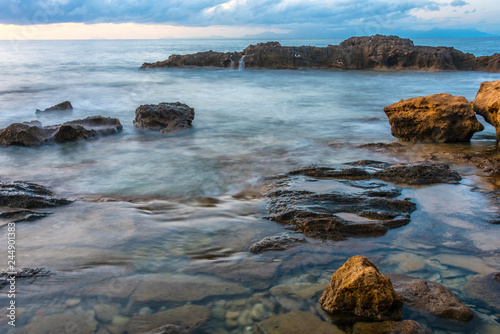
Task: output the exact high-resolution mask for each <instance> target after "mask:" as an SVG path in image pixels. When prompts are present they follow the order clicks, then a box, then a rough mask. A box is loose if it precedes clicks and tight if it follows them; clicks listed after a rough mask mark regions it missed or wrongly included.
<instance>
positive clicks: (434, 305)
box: [386, 273, 474, 322]
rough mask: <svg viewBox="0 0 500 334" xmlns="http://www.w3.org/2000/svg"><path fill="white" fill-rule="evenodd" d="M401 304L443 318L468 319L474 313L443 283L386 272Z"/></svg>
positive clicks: (472, 316)
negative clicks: (400, 299)
mask: <svg viewBox="0 0 500 334" xmlns="http://www.w3.org/2000/svg"><path fill="white" fill-rule="evenodd" d="M386 276H387V277H389V278H390V279H391V281H392V285H393V286H394V289H395V290H396V292H397V293H398V294H399V295H400V296H401V298H402V299H403V304H404V305H405V306H409V307H412V308H416V309H418V310H422V311H425V312H428V313H430V314H433V315H435V316H438V317H440V318H443V319H448V320H456V321H464V322H466V321H470V320H472V318H474V313H473V312H472V310H471V309H469V308H468V307H467V306H465V305H464V304H462V302H460V301H459V300H458V299H457V298H456V297H455V296H454V295H453V294H452V293H451V291H450V290H448V289H447V288H446V287H445V286H444V285H442V284H439V283H436V282H431V281H427V280H424V279H421V278H418V277H412V276H407V275H402V274H393V273H391V274H386Z"/></svg>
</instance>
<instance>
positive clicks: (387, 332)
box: [352, 320, 431, 334]
mask: <svg viewBox="0 0 500 334" xmlns="http://www.w3.org/2000/svg"><path fill="white" fill-rule="evenodd" d="M352 333H353V334H367V333H370V334H396V333H398V334H431V330H430V329H428V328H427V327H425V326H424V325H421V324H419V323H418V322H416V321H413V320H405V321H382V322H358V323H356V324H354V326H353V329H352Z"/></svg>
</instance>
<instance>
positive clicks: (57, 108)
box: [36, 101, 73, 113]
mask: <svg viewBox="0 0 500 334" xmlns="http://www.w3.org/2000/svg"><path fill="white" fill-rule="evenodd" d="M61 110H73V106H72V105H71V102H69V101H64V102H61V103H59V104H56V105H55V106H52V107H50V108H47V109H45V110H40V109H37V110H36V112H37V113H39V112H46V111H61Z"/></svg>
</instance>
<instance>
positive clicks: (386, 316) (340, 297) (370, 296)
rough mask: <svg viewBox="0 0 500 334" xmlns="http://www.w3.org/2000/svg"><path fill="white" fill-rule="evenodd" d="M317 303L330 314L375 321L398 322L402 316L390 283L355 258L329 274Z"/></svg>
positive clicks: (376, 270) (363, 258)
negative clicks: (329, 279)
mask: <svg viewBox="0 0 500 334" xmlns="http://www.w3.org/2000/svg"><path fill="white" fill-rule="evenodd" d="M319 303H320V305H321V308H323V309H324V310H325V311H327V312H330V313H347V314H354V315H356V316H358V317H362V318H366V319H370V320H375V321H380V320H400V319H401V318H402V316H403V303H402V301H401V297H399V295H398V294H397V293H396V291H394V288H393V287H392V284H391V280H390V279H388V278H387V277H384V276H383V275H382V274H380V272H379V271H378V269H377V267H376V266H375V265H374V264H373V263H371V262H370V261H369V260H368V259H367V258H366V257H364V256H359V255H357V256H353V257H351V258H350V259H349V260H347V262H346V263H345V264H344V265H343V266H342V267H340V268H339V269H338V270H337V271H336V272H335V273H334V274H333V276H332V279H331V281H330V284H329V285H328V287H327V288H326V290H325V291H324V292H323V295H322V296H321V299H320V300H319Z"/></svg>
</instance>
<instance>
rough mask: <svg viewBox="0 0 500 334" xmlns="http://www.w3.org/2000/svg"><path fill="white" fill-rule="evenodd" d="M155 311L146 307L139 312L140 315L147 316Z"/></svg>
mask: <svg viewBox="0 0 500 334" xmlns="http://www.w3.org/2000/svg"><path fill="white" fill-rule="evenodd" d="M152 313H153V310H152V309H150V308H149V307H147V306H145V307H143V308H141V309H140V310H139V314H140V315H145V314H152Z"/></svg>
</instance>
